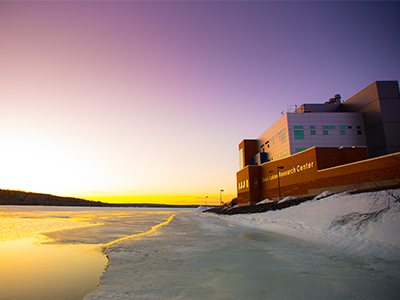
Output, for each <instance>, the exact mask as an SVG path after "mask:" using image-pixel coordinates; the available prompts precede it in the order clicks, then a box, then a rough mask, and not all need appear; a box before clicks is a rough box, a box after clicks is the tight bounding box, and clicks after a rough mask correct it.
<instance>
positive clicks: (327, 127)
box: [322, 126, 335, 129]
mask: <svg viewBox="0 0 400 300" xmlns="http://www.w3.org/2000/svg"><path fill="white" fill-rule="evenodd" d="M322 128H323V129H335V126H322Z"/></svg>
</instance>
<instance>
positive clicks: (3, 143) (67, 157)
mask: <svg viewBox="0 0 400 300" xmlns="http://www.w3.org/2000/svg"><path fill="white" fill-rule="evenodd" d="M399 13H400V3H399V2H362V1H356V2H347V1H346V2H325V1H324V2H318V1H312V2H297V1H289V2H277V1H121V2H120V1H44V2H36V1H27V2H20V1H0V188H1V189H11V190H24V191H32V192H39V193H49V194H54V195H60V196H73V197H79V198H85V199H89V200H96V201H107V202H151V203H174V204H192V203H195V204H203V203H205V201H208V202H207V203H208V204H216V203H219V200H220V197H221V196H222V198H223V201H230V200H231V199H232V198H234V197H236V172H237V171H238V170H239V155H238V144H239V143H240V142H241V141H242V140H243V139H252V138H257V137H258V136H260V135H261V134H262V133H263V132H264V131H265V130H266V129H267V128H268V127H269V126H271V125H272V124H273V123H274V122H276V121H277V120H278V119H279V117H280V116H281V113H282V112H286V111H287V109H288V107H290V106H292V105H300V104H302V103H322V102H325V101H326V100H328V99H329V98H331V97H332V96H333V95H334V94H337V93H339V94H341V95H342V99H343V100H346V99H347V98H349V97H351V96H352V95H354V94H355V93H357V92H358V91H360V90H361V89H363V88H364V87H366V86H368V85H369V84H371V83H373V82H374V81H376V80H399V79H400V57H399V53H400V39H399V36H400V19H399V18H398V15H399ZM221 190H223V192H220V191H221Z"/></svg>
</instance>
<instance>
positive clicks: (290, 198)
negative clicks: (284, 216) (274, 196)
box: [278, 196, 297, 204]
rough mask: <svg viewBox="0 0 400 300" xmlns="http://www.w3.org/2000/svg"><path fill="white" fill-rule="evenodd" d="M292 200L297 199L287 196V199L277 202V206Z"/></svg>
mask: <svg viewBox="0 0 400 300" xmlns="http://www.w3.org/2000/svg"><path fill="white" fill-rule="evenodd" d="M294 199H297V197H292V196H288V197H285V198H283V199H282V200H279V201H278V204H280V203H283V202H286V201H289V200H294Z"/></svg>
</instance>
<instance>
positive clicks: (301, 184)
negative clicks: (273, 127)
mask: <svg viewBox="0 0 400 300" xmlns="http://www.w3.org/2000/svg"><path fill="white" fill-rule="evenodd" d="M366 155H367V154H366V149H365V148H361V149H357V148H356V149H352V148H344V149H341V150H339V149H338V148H315V147H313V148H310V149H308V150H306V151H303V152H300V153H297V154H295V155H292V156H290V157H288V158H285V159H281V160H276V161H272V162H268V163H265V164H263V165H261V166H248V167H246V168H245V169H243V170H241V171H239V172H238V175H237V176H238V177H237V179H238V180H246V179H247V180H249V182H251V181H252V180H253V181H254V178H257V176H259V177H258V182H259V185H258V187H257V188H255V187H254V186H252V185H251V184H249V187H248V188H246V189H243V190H238V203H239V205H249V204H250V203H256V202H258V201H259V200H260V199H265V198H269V199H276V198H277V197H278V190H279V189H278V174H277V171H278V168H277V167H278V166H279V167H283V168H282V169H280V170H279V172H280V173H279V174H280V175H279V183H280V190H281V196H282V197H285V196H296V197H306V196H315V195H317V194H319V193H320V192H321V191H323V190H324V189H325V188H326V189H329V190H332V191H333V192H339V191H344V190H348V189H358V190H362V189H367V188H371V187H374V186H388V185H393V184H394V183H398V184H400V153H395V154H390V155H386V156H382V157H378V158H373V159H363V158H366ZM360 159H363V160H360ZM242 171H243V172H242Z"/></svg>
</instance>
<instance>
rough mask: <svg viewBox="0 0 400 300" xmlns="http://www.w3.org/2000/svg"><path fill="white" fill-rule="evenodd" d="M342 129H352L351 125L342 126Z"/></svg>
mask: <svg viewBox="0 0 400 300" xmlns="http://www.w3.org/2000/svg"><path fill="white" fill-rule="evenodd" d="M340 129H351V126H340Z"/></svg>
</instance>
